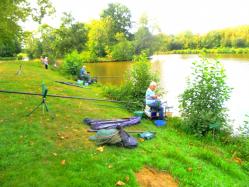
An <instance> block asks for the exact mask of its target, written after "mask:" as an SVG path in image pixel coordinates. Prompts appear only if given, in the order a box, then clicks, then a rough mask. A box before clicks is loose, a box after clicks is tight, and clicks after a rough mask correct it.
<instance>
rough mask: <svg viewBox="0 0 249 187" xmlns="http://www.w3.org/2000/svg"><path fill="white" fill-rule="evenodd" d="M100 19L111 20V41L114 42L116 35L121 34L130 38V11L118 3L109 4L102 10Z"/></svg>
mask: <svg viewBox="0 0 249 187" xmlns="http://www.w3.org/2000/svg"><path fill="white" fill-rule="evenodd" d="M101 18H104V19H106V18H107V19H111V29H110V32H111V35H110V36H112V37H111V39H110V41H111V42H112V43H113V42H115V41H116V40H115V35H116V34H117V33H123V34H124V35H125V37H129V36H130V31H129V29H130V28H131V13H130V10H129V9H128V8H127V7H126V6H124V5H122V4H120V3H110V4H109V5H108V8H107V9H105V10H103V12H102V14H101Z"/></svg>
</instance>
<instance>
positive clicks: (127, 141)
mask: <svg viewBox="0 0 249 187" xmlns="http://www.w3.org/2000/svg"><path fill="white" fill-rule="evenodd" d="M117 129H118V130H119V134H120V137H121V139H122V146H123V147H127V148H136V147H137V145H138V143H137V140H136V138H134V137H132V136H131V135H129V134H128V133H127V132H125V131H124V129H123V128H122V127H121V126H119V127H117Z"/></svg>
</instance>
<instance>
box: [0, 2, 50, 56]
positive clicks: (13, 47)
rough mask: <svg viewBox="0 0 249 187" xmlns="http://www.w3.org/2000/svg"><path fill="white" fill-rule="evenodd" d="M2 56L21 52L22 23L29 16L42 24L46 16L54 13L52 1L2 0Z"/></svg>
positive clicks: (0, 23)
mask: <svg viewBox="0 0 249 187" xmlns="http://www.w3.org/2000/svg"><path fill="white" fill-rule="evenodd" d="M0 9H1V13H0V20H1V21H0V31H1V35H0V56H13V55H15V54H17V53H19V52H20V47H21V46H20V44H21V30H22V29H21V27H20V23H21V22H22V21H25V20H26V19H27V18H28V17H29V16H31V17H32V18H33V20H35V21H37V22H40V21H41V19H42V18H43V17H44V16H45V15H51V14H52V13H53V12H54V9H53V7H52V4H51V2H50V0H37V1H35V2H32V3H30V0H17V1H10V0H1V3H0Z"/></svg>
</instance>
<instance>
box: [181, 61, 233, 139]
mask: <svg viewBox="0 0 249 187" xmlns="http://www.w3.org/2000/svg"><path fill="white" fill-rule="evenodd" d="M193 65H194V69H193V73H192V77H191V79H190V80H189V81H188V87H187V89H186V90H185V91H184V92H183V94H182V95H181V96H180V108H181V112H182V117H183V118H184V119H185V122H186V125H187V127H188V130H189V131H190V132H192V133H194V134H195V135H198V136H205V135H207V133H208V132H209V131H212V130H218V129H221V130H222V129H223V130H224V128H226V127H227V119H226V113H225V112H226V109H225V107H224V103H225V102H226V101H227V100H228V99H229V97H230V95H229V94H230V91H231V88H229V87H228V86H227V84H226V82H225V80H226V75H225V71H224V68H223V66H222V64H221V63H220V62H219V61H211V60H207V59H205V58H204V57H203V59H202V60H201V61H197V62H194V63H193Z"/></svg>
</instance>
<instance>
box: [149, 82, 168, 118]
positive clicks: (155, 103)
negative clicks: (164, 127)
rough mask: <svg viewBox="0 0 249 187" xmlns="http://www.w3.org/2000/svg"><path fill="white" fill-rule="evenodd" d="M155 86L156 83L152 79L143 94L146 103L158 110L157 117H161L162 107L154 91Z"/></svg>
mask: <svg viewBox="0 0 249 187" xmlns="http://www.w3.org/2000/svg"><path fill="white" fill-rule="evenodd" d="M156 88H157V83H156V82H154V81H152V82H151V83H150V86H149V88H148V89H147V91H146V94H145V100H146V105H148V106H149V107H151V108H152V109H155V110H157V111H158V112H159V119H163V117H164V114H163V107H162V105H161V101H160V100H159V96H158V95H156V93H155V90H156Z"/></svg>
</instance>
